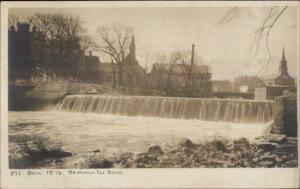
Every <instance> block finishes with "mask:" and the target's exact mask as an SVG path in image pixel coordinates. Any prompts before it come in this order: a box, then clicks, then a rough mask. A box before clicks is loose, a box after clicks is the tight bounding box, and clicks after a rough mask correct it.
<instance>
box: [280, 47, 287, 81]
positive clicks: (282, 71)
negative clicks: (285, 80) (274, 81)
mask: <svg viewBox="0 0 300 189" xmlns="http://www.w3.org/2000/svg"><path fill="white" fill-rule="evenodd" d="M279 72H280V75H288V67H287V61H286V60H285V52H284V48H283V51H282V57H281V60H280V64H279Z"/></svg>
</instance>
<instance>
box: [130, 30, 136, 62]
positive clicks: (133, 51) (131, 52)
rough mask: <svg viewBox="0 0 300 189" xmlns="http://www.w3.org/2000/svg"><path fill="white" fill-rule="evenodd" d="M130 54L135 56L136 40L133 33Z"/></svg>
mask: <svg viewBox="0 0 300 189" xmlns="http://www.w3.org/2000/svg"><path fill="white" fill-rule="evenodd" d="M129 54H130V55H131V56H132V57H135V40H134V35H132V37H131V42H130V46H129Z"/></svg>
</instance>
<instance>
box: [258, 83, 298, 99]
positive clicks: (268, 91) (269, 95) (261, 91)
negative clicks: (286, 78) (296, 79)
mask: <svg viewBox="0 0 300 189" xmlns="http://www.w3.org/2000/svg"><path fill="white" fill-rule="evenodd" d="M291 93H296V89H295V87H288V86H265V87H259V88H256V89H255V94H254V98H255V100H274V99H275V97H276V96H282V95H291Z"/></svg>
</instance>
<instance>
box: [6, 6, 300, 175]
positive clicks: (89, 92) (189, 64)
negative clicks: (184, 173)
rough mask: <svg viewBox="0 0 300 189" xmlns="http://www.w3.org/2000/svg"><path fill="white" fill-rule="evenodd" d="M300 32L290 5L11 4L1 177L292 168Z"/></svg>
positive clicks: (295, 158) (294, 165)
mask: <svg viewBox="0 0 300 189" xmlns="http://www.w3.org/2000/svg"><path fill="white" fill-rule="evenodd" d="M298 19H299V17H298ZM297 24H299V22H298V23H297V7H296V6H271V5H270V6H207V7H206V6H178V7H168V6H163V7H159V6H157V7H155V6H153V7H151V6H148V7H143V6H136V7H96V6H95V7H86V8H84V7H63V8H51V7H39V8H34V7H26V8H22V7H19V8H17V7H16V8H10V9H9V11H8V28H7V30H8V39H7V40H8V140H9V142H8V144H9V145H8V151H9V154H8V156H9V157H8V158H9V169H102V168H105V169H107V168H118V169H124V168H126V169H130V168H133V169H138V168H297V167H298V151H297V149H298V140H297V132H298V130H297V77H298V75H297V70H298V65H297V61H298V60H297V56H298V54H297V53H299V49H297V48H298V47H297V35H298V34H299V33H297V29H298V25H297Z"/></svg>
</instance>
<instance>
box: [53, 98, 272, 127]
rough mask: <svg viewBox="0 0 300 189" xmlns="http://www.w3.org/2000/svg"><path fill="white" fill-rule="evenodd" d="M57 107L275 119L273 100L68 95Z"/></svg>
mask: <svg viewBox="0 0 300 189" xmlns="http://www.w3.org/2000/svg"><path fill="white" fill-rule="evenodd" d="M56 110H59V111H69V112H85V113H88V112H89V113H99V114H112V115H124V116H145V117H162V118H175V119H198V120H205V121H223V122H234V123H267V122H269V121H271V120H272V119H273V112H274V102H273V101H253V100H239V99H213V98H175V97H154V96H151V97H149V96H104V95H67V96H65V98H64V99H63V100H61V101H60V102H59V103H58V104H57V105H56Z"/></svg>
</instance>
